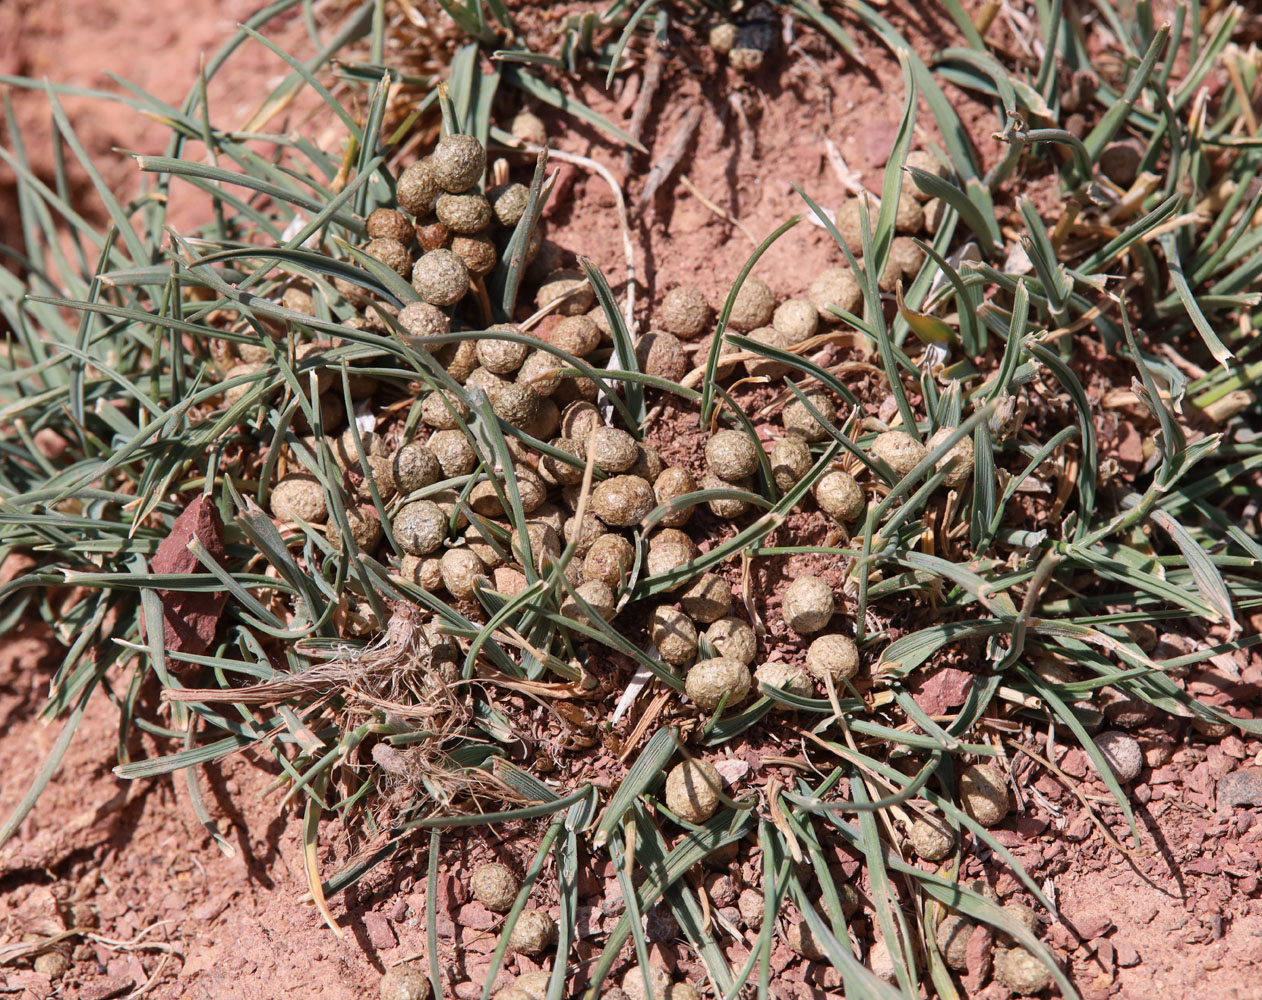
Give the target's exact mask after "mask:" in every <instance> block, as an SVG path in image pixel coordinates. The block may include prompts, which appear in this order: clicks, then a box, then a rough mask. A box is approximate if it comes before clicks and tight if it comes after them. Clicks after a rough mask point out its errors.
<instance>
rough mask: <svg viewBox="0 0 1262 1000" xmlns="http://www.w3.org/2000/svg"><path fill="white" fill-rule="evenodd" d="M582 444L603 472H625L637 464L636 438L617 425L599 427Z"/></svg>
mask: <svg viewBox="0 0 1262 1000" xmlns="http://www.w3.org/2000/svg"><path fill="white" fill-rule="evenodd" d="M580 444H582V445H583V446H584V450H585V451H586V452H588V453H590V455H591V458H592V462H593V463H594V464H595V466H596V468H598V469H600V470H601V471H602V472H625V471H626V470H627V469H629V468H631V466H633V465H634V464H635V460H636V457H637V453H636V441H635V438H633V437H632V436H631V435H630V434H628V433H627V432H626V431H622V430H618V428H616V427H597V428H596V429H595V430H594V431H593V432H592V434H591V437H589V438H588V439H587V440H586V441H585V442H580ZM636 478H637V479H638V478H641V477H639V476H637V477H636Z"/></svg>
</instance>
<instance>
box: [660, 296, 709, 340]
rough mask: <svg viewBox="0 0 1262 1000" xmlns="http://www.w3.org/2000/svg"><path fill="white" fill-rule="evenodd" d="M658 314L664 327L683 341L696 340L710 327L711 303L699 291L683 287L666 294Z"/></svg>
mask: <svg viewBox="0 0 1262 1000" xmlns="http://www.w3.org/2000/svg"><path fill="white" fill-rule="evenodd" d="M658 314H659V317H660V318H661V321H662V326H664V327H665V328H666V329H667V330H668V331H669V332H670V333H673V334H674V335H675V336H676V337H678V338H680V339H681V340H695V339H696V338H697V337H700V336H701V334H703V333H704V332H705V331H706V328H707V327H709V325H710V303H709V302H707V301H706V298H705V296H704V295H702V294H701V292H700V291H699V290H697V289H696V288H688V287H685V286H683V285H680V286H678V287H676V288H672V289H671V290H670V291H669V292H667V293H666V297H665V298H664V299H662V305H661V308H660V309H659V310H658Z"/></svg>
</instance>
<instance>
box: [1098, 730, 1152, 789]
mask: <svg viewBox="0 0 1262 1000" xmlns="http://www.w3.org/2000/svg"><path fill="white" fill-rule="evenodd" d="M1095 745H1096V749H1098V750H1099V751H1100V754H1101V756H1103V757H1104V762H1105V763H1106V764H1108V765H1109V769H1110V770H1111V771H1112V772H1113V775H1114V777H1116V778H1117V780H1118V781H1120V782H1121V783H1122V784H1126V782H1128V781H1134V780H1135V779H1136V778H1138V777H1139V772H1140V771H1141V770H1143V767H1144V751H1143V749H1142V748H1141V747H1140V745H1139V741H1138V740H1137V739H1135V737H1133V736H1129V735H1127V734H1126V733H1120V732H1118V731H1116V730H1111V731H1109V732H1107V733H1101V734H1100V735H1099V736H1097V737H1096V738H1095Z"/></svg>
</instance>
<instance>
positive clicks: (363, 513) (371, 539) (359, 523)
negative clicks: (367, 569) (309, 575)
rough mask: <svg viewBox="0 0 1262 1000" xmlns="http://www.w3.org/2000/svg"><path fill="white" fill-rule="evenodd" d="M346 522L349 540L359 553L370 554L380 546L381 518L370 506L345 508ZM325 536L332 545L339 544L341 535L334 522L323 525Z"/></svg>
mask: <svg viewBox="0 0 1262 1000" xmlns="http://www.w3.org/2000/svg"><path fill="white" fill-rule="evenodd" d="M346 520H347V522H348V523H349V524H350V529H351V538H352V539H354V541H355V547H356V548H357V549H359V550H360V551H361V552H365V553H368V552H372V550H373V549H375V548H376V547H377V546H378V545H380V544H381V538H382V535H383V531H382V528H381V518H379V517H378V516H377V508H375V507H374V506H373V505H372V504H370V503H368V504H357V505H355V506H350V507H347V508H346ZM325 534H326V536H327V537H328V539H329V541H330V542H332V543H333V544H334V545H340V544H341V542H342V533H341V532H340V531H338V528H337V523H336V522H334V521H330V522H329V523H328V524H327V525H325Z"/></svg>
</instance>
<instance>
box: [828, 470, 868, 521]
mask: <svg viewBox="0 0 1262 1000" xmlns="http://www.w3.org/2000/svg"><path fill="white" fill-rule="evenodd" d="M815 502H816V503H817V504H819V509H820V510H822V511H823V512H824V513H825V514H827V515H828V516H829V517H831V518H833V519H834V520H837V521H841V522H843V523H845V524H852V523H854V522H855V521H857V520H859V518H860V517H862V516H863V511H864V510H865V509H866V507H867V501H866V500H864V498H863V489H862V488H861V487H860V486H859V484H858V482H856V481H855V478H854V476H852V475H850V473H849V472H842V471H841V470H840V469H830V470H829V471H828V472H825V473H824V474H823V475H822V476H820V477H819V481H818V482H817V483H816V484H815Z"/></svg>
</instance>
